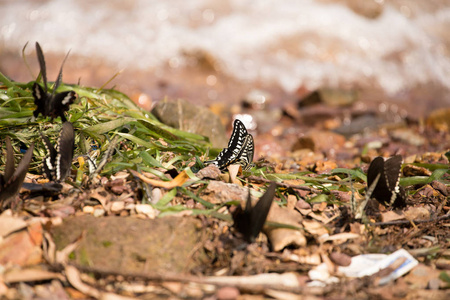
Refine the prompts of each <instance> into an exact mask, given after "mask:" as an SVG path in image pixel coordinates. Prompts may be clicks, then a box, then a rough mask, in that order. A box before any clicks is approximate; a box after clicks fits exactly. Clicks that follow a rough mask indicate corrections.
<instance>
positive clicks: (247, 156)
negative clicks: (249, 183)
mask: <svg viewBox="0 0 450 300" xmlns="http://www.w3.org/2000/svg"><path fill="white" fill-rule="evenodd" d="M254 152H255V146H254V142H253V136H252V135H251V134H247V136H246V137H245V142H244V145H243V146H242V149H241V153H239V155H238V159H237V162H238V163H239V164H240V165H241V166H242V169H243V170H244V171H247V170H249V169H250V168H251V167H252V165H253V164H252V161H253V155H254Z"/></svg>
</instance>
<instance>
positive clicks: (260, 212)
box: [250, 182, 276, 239]
mask: <svg viewBox="0 0 450 300" xmlns="http://www.w3.org/2000/svg"><path fill="white" fill-rule="evenodd" d="M275 188H276V184H275V183H274V182H272V183H271V184H270V185H269V187H268V188H267V191H266V192H265V193H264V195H262V197H261V198H260V199H259V200H258V203H256V205H255V206H254V207H253V208H252V210H251V213H250V224H251V225H250V226H251V230H250V237H251V238H252V239H255V238H256V237H257V236H258V234H259V233H260V232H261V229H262V228H263V226H264V223H265V222H266V219H267V215H268V214H269V211H270V207H271V206H272V202H273V198H274V197H275Z"/></svg>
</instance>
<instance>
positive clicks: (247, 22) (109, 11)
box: [0, 0, 450, 105]
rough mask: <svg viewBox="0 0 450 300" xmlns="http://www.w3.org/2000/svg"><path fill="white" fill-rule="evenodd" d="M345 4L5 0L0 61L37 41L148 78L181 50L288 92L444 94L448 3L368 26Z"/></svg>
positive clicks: (396, 13)
mask: <svg viewBox="0 0 450 300" xmlns="http://www.w3.org/2000/svg"><path fill="white" fill-rule="evenodd" d="M334 2H337V3H334ZM341 2H343V1H313V0H278V1H269V0H266V1H250V0H247V1H245V0H222V1H212V0H190V1H185V0H166V1H150V0H130V1H118V0H114V1H105V0H98V1H89V0H83V1H80V0H58V1H57V0H48V1H45V0H41V1H35V0H3V1H0V11H1V16H2V17H1V18H0V55H1V53H2V51H3V52H4V51H9V52H11V51H13V52H14V51H15V52H17V53H19V51H20V50H21V49H22V47H23V45H24V44H25V43H26V42H27V41H29V42H32V44H34V41H39V42H40V44H41V45H42V46H43V48H44V51H46V52H47V51H50V52H51V51H53V52H56V53H61V54H62V53H66V52H67V51H68V50H69V49H71V51H72V52H71V53H72V54H71V55H73V54H76V55H81V56H86V57H88V58H91V59H94V60H105V61H106V62H108V63H112V64H113V65H115V66H117V68H119V69H122V68H139V69H142V70H146V71H148V70H153V69H157V68H161V67H167V66H170V67H172V68H180V67H183V66H184V65H186V64H188V63H189V59H188V58H187V57H188V56H186V53H192V52H195V51H198V50H200V51H203V52H205V53H208V55H211V56H212V57H213V58H214V59H215V60H216V61H217V63H218V65H219V66H220V69H221V70H222V71H223V72H225V73H227V74H228V75H230V76H232V77H234V78H237V79H239V80H248V81H249V82H251V81H262V82H275V83H277V84H279V85H280V86H281V87H282V88H283V89H284V90H285V91H287V92H292V91H294V90H295V89H297V88H298V87H300V86H304V87H307V88H308V89H313V88H315V87H319V86H322V85H327V86H331V87H333V86H356V87H378V88H381V89H382V90H384V91H385V92H386V93H387V94H389V95H396V94H399V93H401V92H402V91H405V90H408V89H412V88H414V87H416V86H418V85H428V84H431V85H432V86H435V87H437V88H438V89H444V90H446V91H447V90H449V89H450V50H449V45H450V33H449V32H448V31H449V30H448V29H449V28H450V6H448V5H446V4H448V3H447V1H442V3H440V1H434V2H433V5H434V6H437V7H432V8H430V9H423V10H421V9H415V10H412V9H414V8H411V7H409V6H406V5H400V4H398V2H401V1H393V2H395V3H396V5H393V6H391V5H390V4H388V3H384V4H383V3H382V2H383V1H382V0H378V1H375V2H377V3H381V4H382V5H380V7H381V8H382V13H381V14H380V15H379V16H378V17H377V18H373V19H371V18H366V17H364V16H362V15H360V14H357V13H355V12H354V11H352V10H351V9H350V8H348V7H347V6H346V5H344V4H342V3H341ZM403 2H404V1H403ZM416 2H420V1H416ZM406 3H408V1H406ZM423 3H424V6H425V7H427V6H426V5H425V4H426V3H427V1H426V0H424V1H423ZM33 50H34V46H32V47H28V51H29V53H30V54H31V52H32V51H33ZM444 94H446V93H443V98H442V99H443V101H446V104H447V105H448V104H449V103H450V102H449V101H450V100H449V97H448V96H445V95H444Z"/></svg>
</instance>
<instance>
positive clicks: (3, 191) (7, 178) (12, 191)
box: [0, 136, 34, 209]
mask: <svg viewBox="0 0 450 300" xmlns="http://www.w3.org/2000/svg"><path fill="white" fill-rule="evenodd" d="M33 149H34V145H33V144H31V146H30V147H29V148H28V150H27V152H26V153H25V155H24V156H23V157H22V160H21V161H20V162H19V164H18V165H17V169H16V168H14V150H13V148H12V146H11V140H10V139H9V136H7V137H6V162H5V173H4V174H0V209H1V208H3V207H6V206H7V205H8V204H9V202H10V201H11V199H12V198H13V197H14V196H15V195H16V194H17V193H18V192H19V190H20V187H21V186H22V183H23V181H24V179H25V176H26V174H27V172H28V167H29V166H30V162H31V158H32V157H33Z"/></svg>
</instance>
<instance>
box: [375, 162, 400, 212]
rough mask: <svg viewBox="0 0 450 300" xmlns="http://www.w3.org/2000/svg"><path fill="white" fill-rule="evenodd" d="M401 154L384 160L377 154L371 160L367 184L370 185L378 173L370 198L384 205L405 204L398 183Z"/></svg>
mask: <svg viewBox="0 0 450 300" xmlns="http://www.w3.org/2000/svg"><path fill="white" fill-rule="evenodd" d="M402 161H403V159H402V156H401V155H395V156H393V157H391V158H389V159H387V160H386V161H385V160H384V158H383V157H381V156H378V157H376V158H374V160H372V162H371V163H370V165H369V169H368V171H367V186H369V187H370V186H371V185H372V184H373V183H374V181H375V180H376V178H377V177H378V175H379V179H378V182H377V183H376V185H375V188H374V189H373V192H372V195H371V197H372V198H375V199H376V200H377V201H378V202H380V203H381V204H383V205H385V206H392V207H403V206H405V205H406V202H405V201H406V194H405V190H404V188H403V187H401V186H400V185H399V183H400V169H401V166H402Z"/></svg>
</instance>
